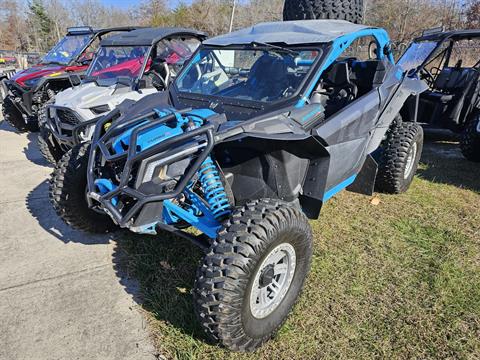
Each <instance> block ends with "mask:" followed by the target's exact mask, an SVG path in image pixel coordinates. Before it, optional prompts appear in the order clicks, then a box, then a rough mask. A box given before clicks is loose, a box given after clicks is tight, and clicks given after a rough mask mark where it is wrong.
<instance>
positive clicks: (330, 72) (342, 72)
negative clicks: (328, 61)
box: [325, 62, 350, 85]
mask: <svg viewBox="0 0 480 360" xmlns="http://www.w3.org/2000/svg"><path fill="white" fill-rule="evenodd" d="M326 74H327V76H326V78H325V81H326V82H328V83H330V84H332V85H343V84H347V83H349V82H350V71H349V69H348V64H347V63H346V62H336V63H333V64H332V65H330V68H329V69H327V72H326Z"/></svg>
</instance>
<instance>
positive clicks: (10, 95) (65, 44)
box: [1, 26, 135, 131]
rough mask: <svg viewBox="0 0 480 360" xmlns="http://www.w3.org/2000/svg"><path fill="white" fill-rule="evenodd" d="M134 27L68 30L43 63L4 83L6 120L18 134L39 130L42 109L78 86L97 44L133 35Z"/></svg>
mask: <svg viewBox="0 0 480 360" xmlns="http://www.w3.org/2000/svg"><path fill="white" fill-rule="evenodd" d="M134 29H135V28H134V27H118V28H109V29H100V30H94V29H92V28H91V27H88V26H84V27H74V28H69V29H68V32H67V35H66V36H65V37H64V38H62V39H61V40H60V41H59V42H58V43H57V44H56V45H55V46H54V47H53V48H52V49H51V50H50V51H49V52H48V53H47V54H46V55H45V56H44V57H43V59H42V60H41V62H40V63H38V64H36V65H34V66H32V67H30V68H28V69H26V70H22V71H19V72H18V73H16V74H15V75H14V76H12V77H11V78H9V79H5V80H3V81H2V83H1V86H2V87H3V91H4V93H5V98H4V99H3V106H2V111H3V118H4V119H5V120H6V121H7V122H9V123H10V124H11V125H12V126H14V127H15V128H16V129H17V130H18V131H27V130H31V131H35V130H37V129H38V114H39V112H40V111H41V109H42V106H43V105H44V104H45V103H46V102H47V101H48V100H49V99H51V98H53V97H54V96H55V94H56V93H58V92H59V91H62V90H64V89H67V88H69V87H72V86H74V85H78V84H79V83H80V78H81V76H82V75H83V74H84V72H85V70H86V69H87V68H88V65H89V64H90V62H91V60H92V58H93V55H94V53H95V51H96V50H97V46H98V40H101V39H102V38H104V37H105V36H108V35H109V34H110V35H111V34H112V33H116V32H120V31H121V32H123V31H131V30H134Z"/></svg>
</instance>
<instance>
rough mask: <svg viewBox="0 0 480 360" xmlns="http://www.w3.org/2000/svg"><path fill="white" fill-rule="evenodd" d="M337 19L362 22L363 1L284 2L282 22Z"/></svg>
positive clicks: (286, 0)
mask: <svg viewBox="0 0 480 360" xmlns="http://www.w3.org/2000/svg"><path fill="white" fill-rule="evenodd" d="M304 19H305V20H306V19H332V20H333V19H339V20H347V21H351V22H353V23H356V24H360V23H362V21H363V0H285V5H284V7H283V20H285V21H288V20H304Z"/></svg>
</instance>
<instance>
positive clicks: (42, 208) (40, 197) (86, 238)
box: [26, 180, 115, 245]
mask: <svg viewBox="0 0 480 360" xmlns="http://www.w3.org/2000/svg"><path fill="white" fill-rule="evenodd" d="M48 192H49V181H48V180H44V181H43V182H41V183H40V184H39V185H37V186H36V187H35V188H34V189H33V190H31V191H30V192H29V193H28V195H27V198H26V207H27V209H28V211H29V212H30V214H31V215H32V216H33V217H34V218H35V219H36V220H37V221H38V223H39V224H40V226H41V227H42V228H43V229H44V230H45V231H47V232H48V233H49V234H51V235H53V236H54V237H56V238H57V239H58V240H60V241H62V242H64V243H69V242H75V243H81V244H84V245H97V244H108V243H109V242H110V241H111V239H112V238H113V236H114V235H115V233H112V234H101V235H98V234H87V233H85V232H82V231H78V230H74V229H72V228H71V227H70V226H68V225H67V224H65V223H64V222H63V221H62V219H60V218H59V217H58V215H57V214H56V213H55V210H54V209H53V206H52V204H51V203H50V199H49V198H48Z"/></svg>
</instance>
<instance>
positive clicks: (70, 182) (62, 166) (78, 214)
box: [50, 144, 115, 233]
mask: <svg viewBox="0 0 480 360" xmlns="http://www.w3.org/2000/svg"><path fill="white" fill-rule="evenodd" d="M89 153H90V144H80V145H77V146H75V147H74V148H72V149H71V150H69V151H68V152H67V153H66V154H65V155H64V156H63V157H62V159H61V160H60V161H59V162H58V164H57V166H56V167H55V170H54V171H53V174H52V178H51V181H50V200H51V201H52V204H53V207H54V209H55V211H56V212H57V214H58V216H60V217H61V218H62V219H63V220H64V221H65V222H66V223H67V224H68V225H70V226H71V227H73V228H75V229H78V230H83V231H87V232H91V233H106V232H109V231H111V230H114V229H115V224H114V223H113V221H112V220H111V219H110V217H109V216H108V215H106V214H104V213H102V212H100V211H95V210H93V209H91V208H90V207H89V206H88V203H87V197H86V189H87V165H88V156H89Z"/></svg>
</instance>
